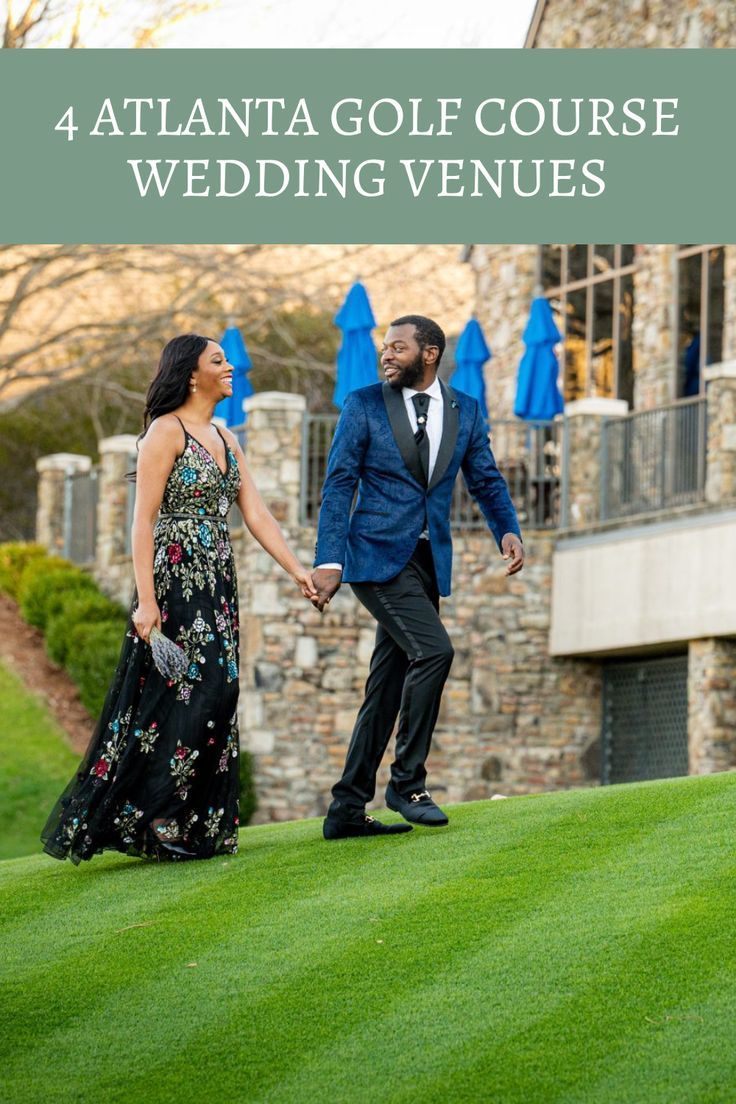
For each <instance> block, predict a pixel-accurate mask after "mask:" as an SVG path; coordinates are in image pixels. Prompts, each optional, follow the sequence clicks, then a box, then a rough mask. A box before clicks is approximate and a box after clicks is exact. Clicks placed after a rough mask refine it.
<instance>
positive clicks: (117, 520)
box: [96, 433, 136, 572]
mask: <svg viewBox="0 0 736 1104" xmlns="http://www.w3.org/2000/svg"><path fill="white" fill-rule="evenodd" d="M135 443H136V437H135V436H134V435H133V434H132V433H121V434H119V435H118V436H117V437H105V438H104V440H102V441H100V476H99V479H100V482H99V497H98V500H97V556H96V561H97V567H98V569H99V570H101V571H102V572H105V571H106V570H107V569H108V568H109V567H110V566H111V565H112V564H113V563H115V562H116V561H117V560H118V559H120V557H121V556H125V555H126V554H127V551H128V549H129V547H130V540H129V534H128V530H129V527H130V521H131V517H130V510H129V505H128V504H129V501H130V500H131V499H132V498H133V496H134V494H135V485H134V484H131V483H130V482H129V481H128V480H126V478H125V475H126V473H127V472H129V471H133V470H135V457H136V448H135Z"/></svg>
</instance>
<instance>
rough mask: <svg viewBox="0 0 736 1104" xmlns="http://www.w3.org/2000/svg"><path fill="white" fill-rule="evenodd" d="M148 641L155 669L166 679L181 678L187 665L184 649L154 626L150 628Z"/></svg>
mask: <svg viewBox="0 0 736 1104" xmlns="http://www.w3.org/2000/svg"><path fill="white" fill-rule="evenodd" d="M149 643H150V645H151V652H152V654H153V662H154V665H155V667H156V670H157V671H158V672H159V673H160V674H162V675H163V676H164V678H167V679H177V678H181V676H182V675H183V674H184V672H185V671H186V670H187V668H188V667H189V660H188V659H187V656H186V653H185V652H184V650H183V649H182V648H180V647H179V645H178V644H175V643H174V641H173V640H169V638H168V636H164V634H163V633H162V632H161V631H160V630H159V629H157V628H155V627H154V628H152V629H151V635H150V638H149Z"/></svg>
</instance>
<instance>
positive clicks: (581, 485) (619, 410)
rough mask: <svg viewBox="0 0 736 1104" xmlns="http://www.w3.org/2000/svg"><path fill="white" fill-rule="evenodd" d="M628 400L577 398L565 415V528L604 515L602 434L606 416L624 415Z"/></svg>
mask: <svg viewBox="0 0 736 1104" xmlns="http://www.w3.org/2000/svg"><path fill="white" fill-rule="evenodd" d="M628 409H629V404H628V403H627V402H626V401H625V400H624V399H598V398H589V399H576V400H575V401H574V402H570V403H567V405H566V406H565V415H564V437H563V462H562V527H563V528H565V529H582V528H585V527H586V526H588V525H594V524H595V523H596V522H597V521H600V518H601V436H602V430H601V427H602V424H603V419H604V418H620V417H622V416H623V415H624V414H626V413H627V411H628Z"/></svg>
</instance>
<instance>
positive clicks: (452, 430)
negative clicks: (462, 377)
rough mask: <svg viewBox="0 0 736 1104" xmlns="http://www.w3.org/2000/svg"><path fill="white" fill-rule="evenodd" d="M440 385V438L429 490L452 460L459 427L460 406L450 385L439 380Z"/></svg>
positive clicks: (437, 481)
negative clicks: (441, 400)
mask: <svg viewBox="0 0 736 1104" xmlns="http://www.w3.org/2000/svg"><path fill="white" fill-rule="evenodd" d="M440 387H441V388H442V399H443V403H442V440H441V441H440V450H439V452H438V453H437V460H436V461H435V465H434V471H433V472H432V478H431V479H430V481H429V490H430V491H431V490H432V487H434V486H435V484H437V483H439V481H440V479H441V478H442V476H443V475H444V474H445V472H446V471H447V465H448V464H449V463H450V461H451V460H452V454H453V453H454V451H455V445H456V444H457V434H458V430H459V428H460V418H459V413H460V407H459V406H458V404H457V399H456V398H455V392H454V391H453V390H452V388H451V387H448V386H447V385H446V384H444V383H443V382H442V380H440Z"/></svg>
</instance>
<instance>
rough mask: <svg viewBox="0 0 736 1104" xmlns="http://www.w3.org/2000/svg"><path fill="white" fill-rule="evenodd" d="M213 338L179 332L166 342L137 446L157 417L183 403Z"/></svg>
mask: <svg viewBox="0 0 736 1104" xmlns="http://www.w3.org/2000/svg"><path fill="white" fill-rule="evenodd" d="M211 340H212V338H210V337H202V336H201V334H194V333H188V334H179V336H178V337H172V339H171V341H168V342H167V343H166V345H164V348H163V351H162V353H161V356H160V358H159V362H158V368H157V369H156V375H155V376H154V377H153V379H152V380H151V382H150V384H149V387H148V392H147V394H146V405H145V406H144V408H143V430H142V432H141V433H140V434H139V436H138V440H137V441H136V448H137V447H138V445H139V444H140V441H141V439H142V438H143V437H145V435H146V433H147V431H148V428H149V426H150V424H151V422H152V421H153V420H154V418H158V417H160V415H161V414H169V413H170V412H171V411H172V410H176V409H177V408H178V407H180V406H182V405H183V404H184V403H185V402H186V399H187V395H188V394H189V381H190V380H191V378H192V373H193V372H194V370H195V368H196V367H197V361H198V360H199V358H200V357H201V355H202V353H203V352H204V351H205V349H206V348H207V343H208V342H209V341H211ZM126 479H130V480H133V481H135V472H127V473H126Z"/></svg>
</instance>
